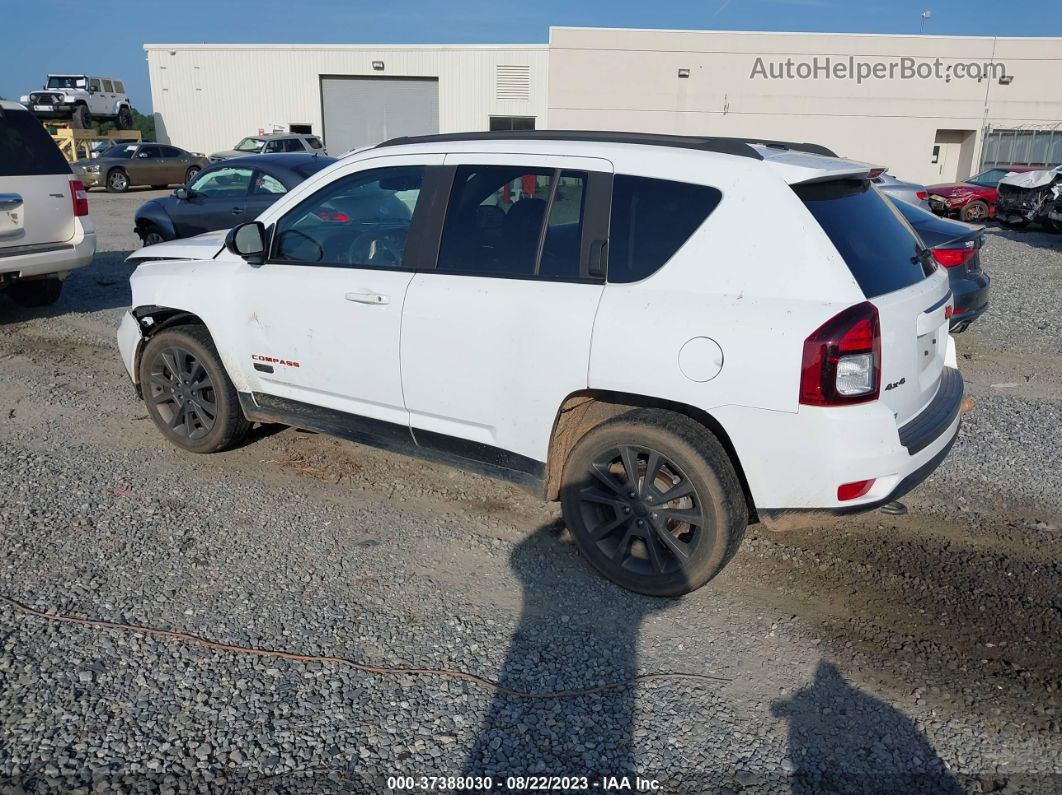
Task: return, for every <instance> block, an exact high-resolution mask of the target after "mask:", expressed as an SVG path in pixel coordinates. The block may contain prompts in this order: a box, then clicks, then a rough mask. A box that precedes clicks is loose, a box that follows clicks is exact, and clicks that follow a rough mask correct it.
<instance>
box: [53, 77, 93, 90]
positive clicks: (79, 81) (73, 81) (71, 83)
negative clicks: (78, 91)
mask: <svg viewBox="0 0 1062 795" xmlns="http://www.w3.org/2000/svg"><path fill="white" fill-rule="evenodd" d="M84 87H85V78H84V77H49V78H48V88H84Z"/></svg>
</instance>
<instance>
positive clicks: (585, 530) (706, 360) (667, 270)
mask: <svg viewBox="0 0 1062 795" xmlns="http://www.w3.org/2000/svg"><path fill="white" fill-rule="evenodd" d="M822 151H824V150H822V149H821V148H819V147H814V146H810V145H798V144H790V145H781V144H776V143H769V144H763V143H755V142H753V143H750V142H747V141H743V140H735V139H719V138H715V139H713V138H680V137H672V136H653V135H638V134H622V133H576V132H546V131H543V132H537V133H535V132H531V133H528V132H518V133H480V134H457V135H439V136H430V137H425V138H417V139H397V140H395V141H390V142H387V143H385V144H381V145H379V146H377V147H374V148H371V149H367V150H361V151H359V152H357V153H354V154H352V155H350V156H348V157H345V158H343V159H341V160H340V161H339V162H338V163H336V164H334V165H333V166H331V167H330V168H328V169H325V170H323V171H321V172H319V173H317V174H315V175H314V176H312V177H310V178H309V179H308V180H306V181H305V182H304V183H302V184H301V185H300V186H299V187H297V188H296V189H294V190H293V191H291V192H290V193H289V194H288V195H287V196H285V197H283V198H282V199H281V200H280V201H278V202H277V203H276V204H274V205H273V206H272V207H270V208H269V209H268V210H266V211H265V212H264V213H263V214H262V215H261V216H260V217H259V219H258V220H257V221H255V222H252V223H249V224H242V225H240V226H238V227H236V228H235V229H233V230H231V231H230V232H229V233H228V235H227V236H226V235H225V233H215V234H211V235H204V236H200V237H198V238H191V239H189V240H182V241H174V242H171V243H164V244H160V245H156V246H149V247H147V248H144V249H141V250H140V251H138V252H136V254H135V255H134V257H136V258H143V259H145V260H151V261H145V262H143V263H142V264H141V265H140V266H139V267H138V269H137V270H136V272H135V273H134V274H133V276H132V279H131V283H132V293H133V306H132V311H131V312H130V313H129V314H128V315H127V316H126V317H125V319H124V320H123V322H122V325H121V328H120V330H119V332H118V342H119V347H120V349H121V354H122V357H123V359H124V362H125V365H126V367H127V369H128V371H129V373H130V375H131V377H132V379H133V382H134V383H135V384H136V385H137V386H138V387H139V388H140V390H141V392H142V395H143V397H144V400H145V402H146V404H147V409H148V412H149V413H150V415H151V417H152V418H153V420H154V421H155V423H156V424H157V425H158V427H159V428H160V429H161V431H162V433H163V434H164V435H165V436H166V438H167V439H169V440H170V441H171V442H173V443H174V444H176V445H178V446H180V447H182V448H184V449H186V450H191V451H194V452H212V451H216V450H221V449H224V448H226V447H229V446H231V445H232V444H234V443H235V442H236V441H237V440H238V439H239V438H240V437H241V436H243V435H244V434H245V433H246V432H247V430H248V428H249V427H250V426H251V424H252V423H253V422H278V423H285V424H288V425H294V426H299V427H302V428H307V429H312V430H316V431H320V432H324V433H330V434H335V435H337V436H341V437H344V438H347V439H351V440H354V441H358V442H362V443H368V444H375V445H380V446H382V447H384V448H386V449H388V450H393V451H399V452H405V453H411V454H414V455H419V456H423V457H426V458H429V459H433V460H439V461H444V462H447V463H451V464H455V465H457V466H461V467H466V468H469V469H472V470H474V471H477V472H481V473H485V474H488V475H492V476H496V477H502V478H507V479H510V480H513V481H516V482H518V483H521V484H524V485H526V486H529V487H532V488H533V489H534V490H536V491H537V492H539V493H540V494H542V495H543V496H544V497H545V498H546V499H550V500H558V499H559V500H560V501H561V503H562V506H563V512H564V517H565V520H566V522H567V525H568V527H569V528H570V529H571V531H572V534H573V535H574V537H575V540H576V542H577V543H578V545H579V547H580V549H581V551H582V552H583V554H584V555H585V557H586V558H587V560H588V561H589V562H590V563H591V564H593V566H595V567H596V568H597V569H598V570H600V571H601V572H602V573H603V574H604V575H605V576H606V577H608V578H610V579H612V580H614V581H615V582H617V583H619V584H620V585H622V586H624V587H626V588H630V589H632V590H636V591H640V592H643V593H649V594H658V595H672V594H679V593H683V592H686V591H689V590H692V589H694V588H697V587H699V586H700V585H702V584H704V583H705V582H706V581H708V580H709V579H710V578H711V577H712V576H713V575H714V574H716V573H717V572H718V571H719V570H720V569H721V568H722V567H723V566H724V565H725V563H726V562H727V560H728V559H729V558H730V557H731V556H732V555H733V554H734V552H735V551H736V549H737V547H738V544H739V543H740V540H741V537H742V534H743V532H744V530H745V527H746V524H747V523H748V522H749V521H750V520H753V521H755V520H759V521H765V522H768V523H771V522H773V523H775V526H780V525H785V526H792V525H794V524H798V523H810V522H814V521H817V520H818V519H819V518H821V516H822V515H823V514H831V515H832V514H844V513H851V512H856V511H863V510H868V509H871V508H874V507H876V506H879V505H881V504H883V503H885V502H887V501H889V500H893V499H895V498H897V497H898V496H900V495H901V494H903V493H905V492H906V491H908V490H909V489H911V488H913V487H914V486H915V485H917V484H918V483H919V482H920V481H921V480H922V479H923V478H925V477H926V476H927V475H928V474H929V473H930V472H931V471H932V470H933V469H934V468H935V467H936V466H937V465H938V464H939V463H940V461H941V460H942V459H943V458H944V456H945V455H946V454H947V451H948V449H949V448H950V446H951V444H952V442H953V440H954V439H955V436H956V434H957V432H958V426H959V405H960V402H961V399H962V394H963V384H962V379H961V377H960V376H959V374H958V371H957V369H955V357H954V347H953V344H952V342H951V338H950V337H949V335H948V316H949V314H950V310H951V307H952V302H951V295H950V292H949V290H948V277H947V275H946V274H945V273H944V271H943V270H938V269H936V267H935V266H934V264H933V259H932V257H930V256H928V252H927V251H926V250H925V248H924V246H923V245H922V243H921V242H920V241H919V239H918V238H917V236H916V235H915V234H914V232H913V231H912V230H911V228H910V227H909V226H908V225H907V223H906V222H905V221H904V219H903V217H902V216H901V215H900V214H899V213H898V212H897V211H896V210H895V209H894V208H893V206H892V204H891V203H890V202H889V201H887V200H885V199H884V198H883V197H882V196H881V194H879V193H878V191H877V190H876V189H875V188H874V187H873V186H872V185H871V184H870V183H869V181H868V168H869V167H868V166H866V165H865V164H860V163H854V162H851V161H845V160H840V159H837V158H834V157H828V156H825V155H823V154H817V152H822ZM765 219H768V220H765Z"/></svg>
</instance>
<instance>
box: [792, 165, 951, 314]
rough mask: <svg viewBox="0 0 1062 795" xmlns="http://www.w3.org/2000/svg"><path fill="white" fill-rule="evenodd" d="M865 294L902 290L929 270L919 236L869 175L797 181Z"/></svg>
mask: <svg viewBox="0 0 1062 795" xmlns="http://www.w3.org/2000/svg"><path fill="white" fill-rule="evenodd" d="M793 190H795V191H796V194H797V196H799V197H800V198H801V199H802V200H803V202H804V205H805V206H806V207H807V208H808V209H809V210H810V211H811V214H812V215H813V216H815V220H816V221H818V222H819V225H820V226H821V227H822V228H823V231H825V232H826V234H827V235H828V236H829V238H830V240H831V241H832V242H833V245H834V246H835V247H836V248H837V251H838V252H839V253H840V255H841V257H842V258H843V259H844V261H845V263H846V264H847V265H848V269H849V270H850V271H851V272H852V275H853V276H854V277H855V280H856V282H857V283H858V284H859V286H860V288H861V289H862V290H863V294H864V295H865V296H866V297H867V298H874V297H875V296H879V295H884V294H885V293H891V292H893V291H895V290H902V289H903V288H905V287H910V286H911V285H912V284H917V283H918V282H920V281H922V279H924V278H925V277H926V276H927V275H928V274H929V273H931V272H932V266H931V265H930V264H929V263H928V261H927V258H926V257H925V253H924V251H925V250H924V249H923V248H922V245H921V243H920V241H919V240H918V238H917V236H916V235H915V233H914V232H913V230H912V229H911V227H910V226H909V225H908V224H907V222H906V221H905V220H904V219H903V216H902V215H901V214H900V211H899V210H897V209H896V207H895V206H893V204H892V202H890V201H889V200H888V199H886V198H885V197H884V196H882V195H881V194H880V193H878V192H877V191H876V190H875V189H874V188H873V187H872V186H871V184H870V182H869V181H867V180H835V181H831V182H816V183H812V184H810V185H796V186H795V187H794V188H793Z"/></svg>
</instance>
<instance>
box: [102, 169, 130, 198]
mask: <svg viewBox="0 0 1062 795" xmlns="http://www.w3.org/2000/svg"><path fill="white" fill-rule="evenodd" d="M127 190H129V175H128V174H126V173H125V172H124V171H122V169H120V168H112V169H111V170H110V171H108V172H107V191H108V192H109V193H125V192H126V191H127Z"/></svg>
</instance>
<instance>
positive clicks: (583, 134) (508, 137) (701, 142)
mask: <svg viewBox="0 0 1062 795" xmlns="http://www.w3.org/2000/svg"><path fill="white" fill-rule="evenodd" d="M455 141H590V142H596V143H616V144H642V145H645V146H673V147H676V148H679V149H697V150H700V151H702V152H719V153H721V154H727V155H735V156H737V157H750V158H753V159H755V160H763V156H762V155H761V154H760V153H759V152H757V151H756V150H755V149H753V148H752V146H751V145H752V144H760V145H763V146H767V147H770V148H772V149H783V150H785V149H788V150H792V151H794V152H807V153H809V154H815V155H826V156H827V157H836V156H837V155H836V154H834V153H833V152H832V151H831V150H829V149H827V148H826V147H825V146H820V145H819V144H808V143H803V144H802V143H792V142H789V141H773V140H770V139H767V138H726V137H720V136H698V135H664V134H662V133H639V132H609V131H600V130H492V131H490V132H461V133H442V134H440V135H416V136H403V137H401V138H392V139H390V140H389V141H384V142H383V143H379V144H377V145H376V148H377V149H378V148H380V147H384V146H402V145H404V144H430V143H449V142H455Z"/></svg>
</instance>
